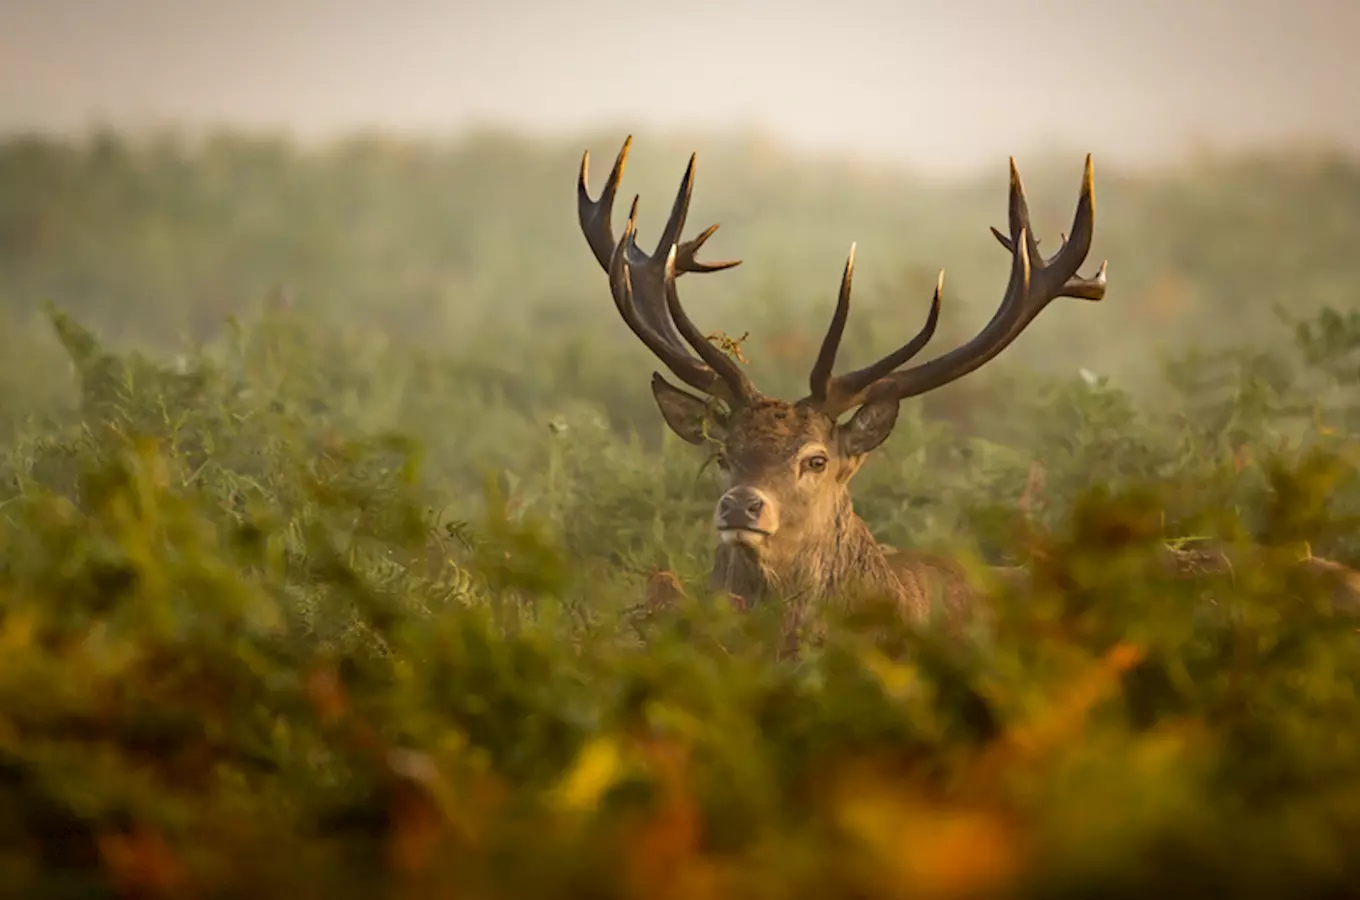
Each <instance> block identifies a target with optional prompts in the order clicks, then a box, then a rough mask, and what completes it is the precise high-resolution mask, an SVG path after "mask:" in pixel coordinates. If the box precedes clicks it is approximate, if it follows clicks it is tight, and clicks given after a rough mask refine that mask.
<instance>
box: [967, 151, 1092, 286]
mask: <svg viewBox="0 0 1360 900" xmlns="http://www.w3.org/2000/svg"><path fill="white" fill-rule="evenodd" d="M1011 177H1012V180H1013V183H1014V184H1017V185H1018V184H1019V183H1020V175H1019V173H1018V172H1016V171H1015V160H1013V159H1012V160H1011ZM1094 179H1095V173H1094V171H1093V169H1092V163H1091V155H1090V154H1089V153H1088V154H1087V155H1086V169H1085V171H1084V172H1083V173H1082V180H1081V198H1080V200H1079V201H1078V203H1077V211H1076V213H1075V214H1074V216H1073V219H1072V238H1073V240H1071V241H1069V240H1068V239H1067V236H1066V235H1062V244H1061V246H1059V247H1058V252H1057V253H1055V254H1053V256H1052V257H1050V258H1049V259H1046V260H1045V259H1043V257H1042V256H1040V255H1039V253H1038V244H1039V242H1038V240H1035V241H1034V247H1033V248H1032V253H1033V255H1032V258H1033V259H1034V260H1036V261H1037V262H1038V267H1037V268H1036V269H1035V278H1036V279H1039V283H1040V285H1041V286H1040V288H1039V290H1040V292H1041V293H1045V294H1048V293H1051V294H1052V295H1053V297H1055V298H1056V297H1072V298H1075V299H1077V300H1089V301H1091V302H1093V303H1097V302H1099V301H1101V300H1103V299H1105V288H1106V287H1107V285H1108V281H1107V269H1108V264H1109V260H1104V261H1102V262H1101V264H1100V271H1098V272H1097V273H1096V275H1095V277H1093V278H1084V277H1082V276H1081V275H1079V274H1078V273H1077V269H1078V268H1079V267H1080V266H1081V263H1082V261H1083V260H1085V258H1086V254H1087V253H1088V252H1090V249H1091V238H1092V234H1093V232H1094V228H1095V199H1094ZM1017 195H1018V197H1019V208H1018V210H1016V209H1015V203H1014V201H1012V210H1013V211H1012V219H1013V220H1012V222H1011V233H1012V234H1014V233H1016V230H1017V229H1016V222H1015V221H1014V216H1015V214H1016V212H1017V211H1018V213H1019V216H1020V221H1021V222H1022V223H1023V224H1024V225H1025V226H1026V227H1028V226H1029V208H1028V204H1026V202H1025V196H1024V191H1023V189H1020V190H1019V191H1012V196H1017ZM991 231H992V236H993V237H995V238H996V239H997V241H998V242H999V243H1000V244H1001V246H1003V247H1005V248H1006V250H1007V252H1010V253H1014V252H1015V243H1014V241H1012V240H1011V239H1010V238H1008V237H1006V236H1005V235H1004V234H1002V233H1001V232H1000V231H997V230H996V228H992V229H991ZM1031 234H1032V232H1031ZM1082 242H1084V243H1082ZM1060 272H1066V273H1067V277H1066V278H1065V279H1064V280H1063V281H1062V283H1061V284H1056V285H1055V284H1054V282H1055V281H1056V275H1057V274H1058V273H1060Z"/></svg>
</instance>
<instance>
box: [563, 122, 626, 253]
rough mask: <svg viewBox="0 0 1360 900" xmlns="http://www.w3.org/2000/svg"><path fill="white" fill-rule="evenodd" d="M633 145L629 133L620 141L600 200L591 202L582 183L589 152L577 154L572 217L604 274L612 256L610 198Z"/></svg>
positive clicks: (611, 198)
mask: <svg viewBox="0 0 1360 900" xmlns="http://www.w3.org/2000/svg"><path fill="white" fill-rule="evenodd" d="M632 145H633V136H632V135H631V134H630V135H628V137H627V138H625V139H624V142H623V147H622V148H620V150H619V154H618V156H616V157H615V158H614V167H613V168H612V169H610V170H609V177H608V178H607V179H605V183H604V189H603V190H602V191H600V199H598V200H592V199H591V197H590V189H589V188H588V187H586V183H587V181H588V180H589V178H590V151H589V150H587V151H585V152H584V153H582V154H581V171H580V174H579V175H578V176H577V178H576V217H577V218H578V219H579V220H580V222H581V232H582V233H583V234H584V235H585V236H586V243H587V244H589V245H590V252H591V253H593V254H595V261H596V262H598V263H599V264H600V268H602V269H604V270H605V272H608V271H609V263H610V258H611V257H612V256H613V254H614V247H615V241H614V225H613V218H614V197H615V196H616V195H617V194H618V192H619V182H621V181H622V180H623V167H624V165H626V164H627V162H628V148H629V147H631V146H632Z"/></svg>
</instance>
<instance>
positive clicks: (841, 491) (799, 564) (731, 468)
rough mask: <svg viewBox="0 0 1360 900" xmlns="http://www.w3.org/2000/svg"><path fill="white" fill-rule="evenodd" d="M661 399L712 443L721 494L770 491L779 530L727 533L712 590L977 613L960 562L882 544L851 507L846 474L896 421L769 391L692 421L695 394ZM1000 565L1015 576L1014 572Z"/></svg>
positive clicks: (804, 603) (965, 615) (669, 414)
mask: <svg viewBox="0 0 1360 900" xmlns="http://www.w3.org/2000/svg"><path fill="white" fill-rule="evenodd" d="M657 400H658V402H659V403H660V404H661V407H662V412H663V414H664V415H665V418H666V421H667V422H668V423H670V424H671V426H672V428H674V429H675V430H676V431H677V433H679V434H680V435H681V437H684V438H685V439H686V440H690V441H692V442H694V443H702V442H704V441H707V442H710V443H711V444H712V448H713V450H714V452H715V453H716V455H717V457H718V462H719V467H720V469H721V470H722V472H723V477H724V489H725V491H726V490H731V489H737V488H742V489H754V490H757V491H759V492H760V494H761V495H763V497H764V498H765V499H766V509H765V511H764V512H763V513H762V519H761V523H762V525H764V526H766V527H768V528H770V529H771V530H772V532H773V533H772V534H770V535H769V536H768V537H764V538H750V537H748V536H745V535H743V536H742V537H741V538H738V539H733V540H726V541H720V542H719V545H718V547H717V551H716V553H715V556H714V563H713V569H712V572H711V575H710V586H711V587H712V588H713V589H715V590H720V591H725V592H727V593H729V594H732V595H735V596H736V597H739V598H742V600H744V601H745V602H746V603H758V602H760V601H761V600H762V599H764V598H767V597H770V596H778V597H780V598H782V599H783V600H785V601H786V602H788V603H789V605H790V610H791V611H792V612H793V613H794V614H795V615H796V616H797V618H800V619H801V618H802V617H803V615H804V614H806V613H812V612H815V611H816V610H821V609H826V608H827V606H828V604H841V605H844V604H848V603H852V602H854V599H853V598H861V597H864V598H869V597H876V598H886V599H889V600H891V601H893V602H894V603H895V604H896V605H897V607H898V609H899V610H900V611H901V612H902V614H903V615H904V616H905V617H907V618H908V619H910V620H912V621H917V622H921V621H925V620H926V619H927V618H928V617H930V616H931V614H932V609H933V608H936V607H937V606H938V608H939V609H940V610H941V611H942V612H943V614H944V619H945V622H946V623H948V624H949V625H952V626H958V625H962V624H965V623H967V622H969V621H971V620H972V619H973V617H974V616H975V615H976V614H977V613H979V612H980V610H979V608H978V606H979V603H978V601H979V596H980V595H979V587H978V586H977V585H974V584H973V583H972V582H971V581H970V580H969V578H968V576H967V573H966V572H965V570H964V569H963V567H962V566H960V565H959V564H958V563H956V562H954V561H952V560H949V559H946V558H944V557H940V556H935V555H932V554H928V553H923V552H921V551H918V550H911V549H902V548H894V547H888V546H885V545H882V544H880V543H879V542H878V541H877V540H875V539H874V536H873V534H872V533H871V532H870V530H869V527H868V525H867V524H865V522H864V520H863V519H861V518H860V517H859V516H858V515H857V514H856V513H855V511H854V507H853V503H852V502H851V498H850V491H849V483H850V479H851V478H852V477H853V476H854V474H855V473H856V472H857V471H858V470H859V467H860V465H861V464H862V463H863V461H864V458H865V456H866V455H867V453H868V452H869V450H871V449H873V447H874V446H877V443H878V442H879V441H881V440H882V438H884V437H886V436H887V433H888V432H889V431H890V430H891V427H892V421H891V420H888V421H886V422H884V421H874V420H872V418H870V419H868V420H866V421H868V422H869V424H867V425H865V424H864V423H863V422H861V423H859V424H858V426H857V423H856V422H855V420H854V419H852V420H851V421H850V422H847V423H844V424H838V423H836V422H835V421H833V420H832V419H831V418H830V417H829V416H827V415H826V414H825V413H823V412H821V411H820V410H819V409H818V408H817V407H816V406H814V405H812V404H806V403H797V404H794V403H788V402H786V401H783V400H776V399H769V398H762V399H761V400H760V401H759V402H757V403H754V404H751V405H750V406H746V407H742V408H740V409H738V410H737V411H736V412H735V413H733V414H732V415H731V416H730V417H728V418H726V419H718V418H714V417H712V416H711V415H708V416H706V417H705V416H702V415H700V416H699V419H698V420H697V421H696V420H695V418H693V417H694V416H696V415H699V414H698V410H697V409H696V408H686V407H687V404H688V403H690V402H691V401H690V400H689V399H688V398H687V397H686V395H683V394H681V393H680V392H678V391H676V392H675V393H674V394H669V393H665V392H662V393H658V396H657ZM693 402H697V401H693ZM687 415H688V416H689V418H687V417H686V416H687ZM880 415H881V413H880ZM687 423H692V424H687ZM677 425H678V426H679V427H677ZM857 427H858V428H859V431H860V432H863V431H864V429H865V428H870V427H872V428H875V429H878V430H880V431H881V432H882V434H881V435H879V434H877V433H874V434H871V435H870V437H869V438H868V440H869V441H870V443H871V446H869V447H868V448H867V449H861V448H860V447H859V446H857V444H856V441H857V440H858V439H859V438H858V437H857V432H856V431H855V429H856V428H857ZM857 451H858V452H857ZM809 454H812V455H817V456H822V457H824V458H825V460H826V465H825V468H824V469H823V470H822V471H820V472H813V471H808V470H807V469H805V468H804V467H803V466H804V464H805V462H806V460H807V459H808V458H809ZM715 515H716V511H715ZM716 524H717V523H716V521H715V525H716ZM997 571H998V574H999V575H1000V576H1001V577H1003V578H1009V577H1012V576H1013V572H1014V571H1015V570H1009V569H1001V570H997ZM937 598H938V599H937Z"/></svg>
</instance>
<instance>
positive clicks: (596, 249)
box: [576, 134, 741, 275]
mask: <svg viewBox="0 0 1360 900" xmlns="http://www.w3.org/2000/svg"><path fill="white" fill-rule="evenodd" d="M632 145H633V136H632V135H631V134H630V135H628V137H627V138H626V139H625V140H624V142H623V147H622V148H620V150H619V153H618V156H616V157H615V158H614V166H613V168H611V169H610V170H609V177H608V178H607V179H606V180H605V184H604V189H603V190H601V191H600V197H599V199H598V200H596V199H592V198H591V196H590V189H589V188H588V187H587V183H588V182H589V180H590V151H589V150H586V151H585V152H583V153H582V154H581V170H580V172H579V173H578V175H577V178H576V214H577V218H578V219H579V220H580V223H581V231H582V233H584V235H585V238H586V243H588V244H589V245H590V250H591V253H593V254H594V255H595V261H596V262H598V263H599V264H600V268H602V269H604V270H605V272H608V271H609V261H610V257H611V256H612V255H613V252H614V246H615V244H616V241H615V240H614V228H613V222H612V219H613V212H614V199H615V197H616V196H617V194H618V190H619V183H620V182H621V181H622V180H623V170H624V166H625V165H626V163H627V160H628V150H629V148H630V147H632ZM683 224H684V221H683V216H682V218H681V221H680V225H681V226H683ZM717 230H718V226H717V225H716V224H714V225H710V226H709V227H708V228H706V229H704V231H703V232H701V233H700V234H699V235H698V236H697V237H695V238H692V239H691V240H688V241H685V242H683V243H681V244H680V248H679V251H678V253H677V254H676V267H675V268H676V273H677V274H678V275H683V274H684V273H686V272H719V271H722V270H723V269H730V268H732V267H733V266H738V265H741V260H739V259H732V260H724V261H722V262H714V263H705V262H700V261H699V260H698V259H696V258H695V257H696V254H697V253H698V252H699V248H701V247H703V245H704V243H705V242H706V241H707V240H708V239H709V238H711V237H712V236H713V232H715V231H717ZM679 238H680V233H679V231H678V230H677V231H676V233H675V237H674V239H673V240H672V241H670V242H667V241H666V240H665V239H664V236H663V239H662V240H661V241H660V242H659V243H658V244H657V249H656V251H655V252H654V253H653V254H652V255H651V256H650V257H648V256H645V255H643V254H642V253H641V251H638V252H637V253H636V259H637V261H638V262H647V261H651V262H654V263H655V264H656V268H657V269H658V270H659V269H660V267H661V264H662V261H663V260H664V259H665V253H666V251H668V250H669V249H670V244H671V243H675V242H676V241H678V240H679Z"/></svg>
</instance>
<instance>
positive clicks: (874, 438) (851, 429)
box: [840, 400, 898, 457]
mask: <svg viewBox="0 0 1360 900" xmlns="http://www.w3.org/2000/svg"><path fill="white" fill-rule="evenodd" d="M897 410H898V401H896V400H871V401H870V402H868V403H866V404H864V405H863V406H861V407H860V408H859V409H857V410H855V414H854V415H853V416H851V417H850V421H849V422H846V423H845V425H843V426H841V429H840V445H841V453H842V454H843V455H845V456H850V457H854V456H863V455H864V454H865V453H868V452H869V451H870V450H873V449H874V448H875V447H877V446H878V445H879V444H881V443H883V442H884V441H886V440H887V439H888V435H890V434H892V430H893V426H894V425H896V424H897Z"/></svg>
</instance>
